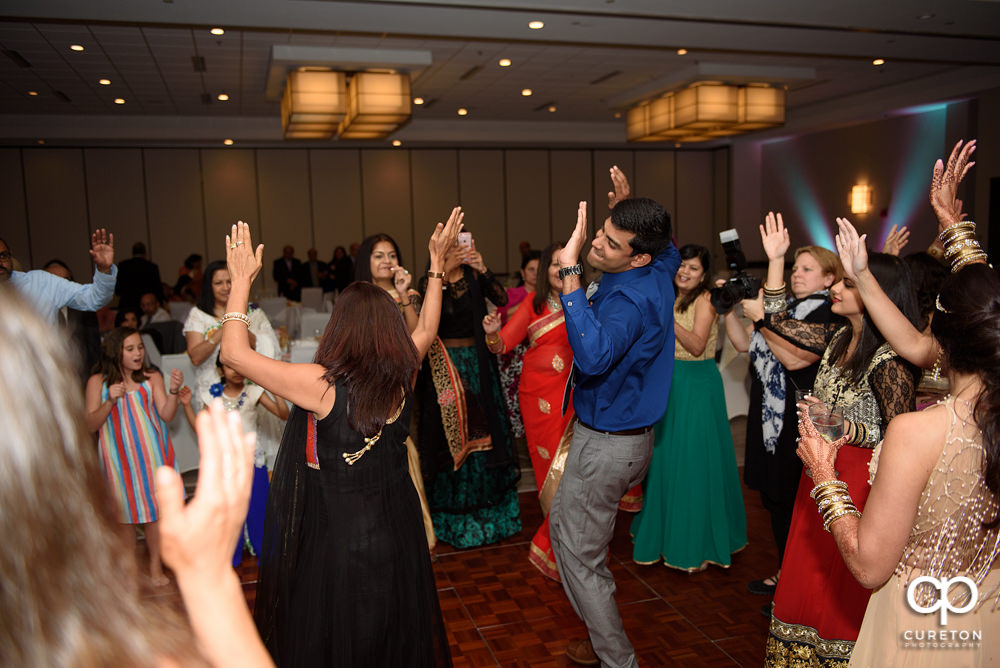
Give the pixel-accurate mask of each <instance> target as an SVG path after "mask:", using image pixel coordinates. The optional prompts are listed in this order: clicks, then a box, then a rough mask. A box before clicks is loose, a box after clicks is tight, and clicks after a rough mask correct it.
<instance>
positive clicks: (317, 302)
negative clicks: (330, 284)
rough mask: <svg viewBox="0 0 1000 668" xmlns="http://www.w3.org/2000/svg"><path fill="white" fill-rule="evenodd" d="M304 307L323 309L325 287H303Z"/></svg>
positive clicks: (315, 309)
mask: <svg viewBox="0 0 1000 668" xmlns="http://www.w3.org/2000/svg"><path fill="white" fill-rule="evenodd" d="M302 308H311V309H313V310H314V311H322V310H323V288H302Z"/></svg>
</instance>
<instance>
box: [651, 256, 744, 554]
mask: <svg viewBox="0 0 1000 668" xmlns="http://www.w3.org/2000/svg"><path fill="white" fill-rule="evenodd" d="M680 252H681V260H682V261H681V267H680V269H679V270H678V271H677V276H676V278H675V279H674V286H675V287H676V290H677V301H676V302H675V304H674V334H675V335H676V343H675V352H674V378H673V382H672V384H671V389H670V400H669V402H668V403H667V412H666V414H665V415H664V416H663V418H662V419H661V420H660V422H659V423H657V425H656V427H655V428H654V434H655V440H654V444H653V459H652V462H651V463H650V466H649V473H647V474H646V481H645V482H644V483H643V493H644V499H645V500H644V501H643V507H642V511H641V512H640V513H639V514H638V515H637V516H636V518H635V520H633V522H632V536H633V537H634V542H635V545H634V548H633V552H632V558H633V559H634V560H635V562H636V563H638V564H655V563H657V562H658V561H660V560H661V559H662V560H663V563H664V564H665V565H667V566H670V567H671V568H678V569H681V570H686V571H699V570H703V569H704V568H706V566H707V565H708V564H710V563H711V564H716V565H719V566H723V567H728V566H729V563H730V556H731V555H732V554H733V553H734V552H736V551H738V550H740V549H742V548H743V547H744V546H745V545H746V544H747V528H746V514H745V512H744V510H743V494H742V492H741V490H740V481H739V474H738V473H737V471H736V455H735V453H734V451H733V437H732V432H731V431H730V429H729V419H728V416H727V414H726V398H725V395H724V393H723V390H722V377H721V376H720V375H719V370H718V368H717V367H716V365H715V347H716V341H717V339H718V317H717V314H716V311H715V308H714V307H713V306H712V304H711V303H710V302H709V299H708V290H707V285H708V280H709V276H710V274H709V254H708V249H707V248H705V247H704V246H696V245H694V244H690V245H687V246H684V247H683V248H681V251H680Z"/></svg>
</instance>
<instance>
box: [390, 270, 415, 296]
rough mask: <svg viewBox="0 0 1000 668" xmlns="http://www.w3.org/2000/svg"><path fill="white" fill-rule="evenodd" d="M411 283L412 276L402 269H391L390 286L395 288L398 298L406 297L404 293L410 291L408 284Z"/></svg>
mask: <svg viewBox="0 0 1000 668" xmlns="http://www.w3.org/2000/svg"><path fill="white" fill-rule="evenodd" d="M412 282H413V274H411V273H410V272H409V271H408V270H406V269H404V268H403V267H400V266H396V267H393V268H392V284H393V287H395V288H396V292H398V293H399V296H400V297H405V296H406V291H407V290H409V289H410V283H412Z"/></svg>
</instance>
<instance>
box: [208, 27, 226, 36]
mask: <svg viewBox="0 0 1000 668" xmlns="http://www.w3.org/2000/svg"><path fill="white" fill-rule="evenodd" d="M208 32H210V33H212V34H213V35H225V34H226V31H225V30H223V29H222V28H212V29H211V30H209V31H208Z"/></svg>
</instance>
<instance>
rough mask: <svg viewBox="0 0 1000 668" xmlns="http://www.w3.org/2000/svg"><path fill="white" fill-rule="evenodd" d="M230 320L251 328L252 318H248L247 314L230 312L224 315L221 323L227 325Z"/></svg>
mask: <svg viewBox="0 0 1000 668" xmlns="http://www.w3.org/2000/svg"><path fill="white" fill-rule="evenodd" d="M230 320H239V321H240V322H242V323H243V324H244V325H246V326H247V327H248V328H249V327H250V318H249V317H248V316H247V314H246V313H239V312H237V311H230V312H229V313H226V314H224V315H223V316H222V320H221V322H222V323H223V324H225V323H227V322H229V321H230Z"/></svg>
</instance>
